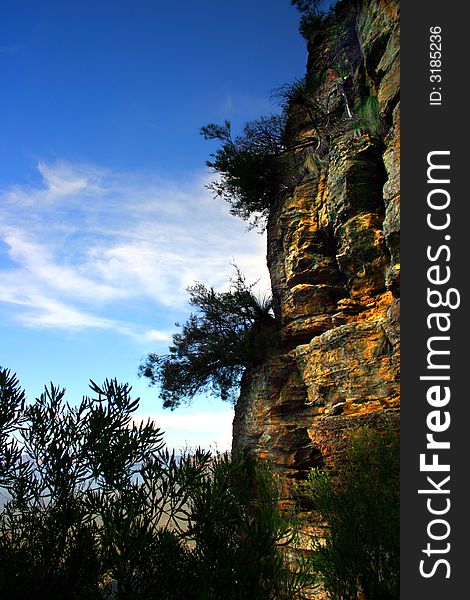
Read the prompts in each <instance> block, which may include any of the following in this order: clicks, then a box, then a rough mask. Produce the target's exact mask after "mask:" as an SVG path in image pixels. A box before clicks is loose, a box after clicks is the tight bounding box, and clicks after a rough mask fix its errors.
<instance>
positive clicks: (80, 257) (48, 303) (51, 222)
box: [0, 161, 268, 341]
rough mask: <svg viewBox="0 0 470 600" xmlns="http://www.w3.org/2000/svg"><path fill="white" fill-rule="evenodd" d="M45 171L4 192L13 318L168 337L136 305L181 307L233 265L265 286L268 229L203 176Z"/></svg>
mask: <svg viewBox="0 0 470 600" xmlns="http://www.w3.org/2000/svg"><path fill="white" fill-rule="evenodd" d="M38 172H39V174H40V177H41V180H40V183H39V184H37V185H36V186H33V185H23V186H19V185H16V186H11V187H9V188H8V189H4V190H0V207H1V208H0V240H1V241H2V242H3V245H4V246H3V247H4V248H5V252H3V253H2V254H0V279H1V286H0V301H1V302H3V303H4V305H5V306H9V307H10V309H11V310H10V311H9V313H8V314H10V316H11V317H12V318H14V319H15V320H16V321H17V322H18V323H20V324H22V325H24V326H28V327H40V328H55V329H57V328H62V329H66V330H77V329H83V328H95V329H105V330H113V331H115V332H118V333H121V334H123V335H127V336H130V337H134V338H135V339H139V340H141V341H152V340H161V341H163V340H166V339H168V338H169V333H168V332H167V331H161V330H160V329H159V328H158V324H157V326H156V327H155V325H156V323H155V322H153V323H148V324H146V323H144V324H143V323H142V322H141V321H139V322H137V321H136V320H134V319H133V317H132V307H133V306H134V307H135V306H145V305H149V306H151V307H152V308H153V309H154V310H155V311H156V312H158V310H160V311H164V310H165V309H166V308H169V307H171V308H172V309H175V308H176V309H180V310H184V309H185V307H186V303H187V293H186V291H185V290H186V287H187V286H188V285H191V284H192V283H194V281H203V282H204V283H206V284H208V285H212V286H214V287H215V288H216V289H221V288H222V287H225V286H226V285H227V281H228V277H229V276H230V275H231V274H233V272H232V273H231V267H230V263H231V262H235V263H236V264H237V265H238V266H239V267H240V268H241V270H242V272H244V273H245V275H246V277H247V280H248V281H253V280H256V279H259V278H260V277H261V279H262V282H261V283H260V287H261V288H263V289H267V287H268V277H267V271H266V267H265V258H264V256H265V240H264V236H260V235H259V234H257V233H256V232H247V231H246V227H245V224H244V223H243V222H241V221H239V220H238V219H236V218H234V217H232V216H231V215H230V214H229V212H228V210H227V207H226V206H225V205H224V203H223V202H222V201H220V200H217V199H214V198H212V197H211V195H210V193H209V192H208V191H207V190H206V189H205V187H204V186H205V183H207V181H208V173H206V172H200V173H195V174H193V175H191V176H188V177H187V178H186V179H181V180H179V181H172V180H169V179H165V178H162V177H157V176H154V175H151V174H148V173H139V172H134V173H120V172H115V171H111V170H106V169H103V168H100V167H97V166H93V165H86V164H85V165H84V164H72V163H66V162H63V161H58V162H54V163H40V164H39V165H38ZM111 314H112V318H111V317H110V315H111Z"/></svg>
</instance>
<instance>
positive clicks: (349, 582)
mask: <svg viewBox="0 0 470 600" xmlns="http://www.w3.org/2000/svg"><path fill="white" fill-rule="evenodd" d="M399 471H400V452H399V436H398V434H397V433H396V432H395V431H394V430H393V429H392V427H391V426H388V428H387V430H386V431H385V432H382V433H380V432H378V431H376V430H373V429H369V428H364V429H360V430H357V431H356V432H354V433H353V434H352V435H351V438H350V444H349V447H348V450H347V453H346V457H345V458H344V459H343V460H342V461H341V462H340V463H339V464H338V467H337V474H336V475H335V476H332V475H331V474H330V473H329V472H327V471H325V470H313V471H311V472H310V475H309V478H308V480H307V482H306V483H305V485H304V486H303V488H302V491H303V493H304V495H305V496H306V497H307V499H309V500H310V508H311V509H312V510H314V511H316V512H317V513H319V514H320V515H321V517H322V518H323V519H324V520H325V521H326V522H327V528H326V531H325V536H324V539H323V540H318V541H317V543H316V545H315V553H314V555H313V566H314V569H315V571H316V572H317V573H318V574H319V575H320V576H321V577H322V579H323V581H324V584H325V588H326V589H327V591H328V592H329V594H330V596H331V598H333V599H335V600H349V599H356V598H357V594H358V592H359V591H362V593H363V594H364V597H365V598H366V600H397V599H398V598H399V567H400V487H399Z"/></svg>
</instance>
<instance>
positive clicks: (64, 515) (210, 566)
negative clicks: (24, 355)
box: [0, 368, 307, 600]
mask: <svg viewBox="0 0 470 600" xmlns="http://www.w3.org/2000/svg"><path fill="white" fill-rule="evenodd" d="M91 389H92V392H93V395H92V396H91V397H84V398H83V400H82V401H81V403H80V404H79V405H78V406H71V405H69V404H68V403H67V402H66V401H65V397H64V391H63V390H59V389H58V388H56V387H54V386H53V385H51V386H50V387H49V388H48V389H46V390H45V392H44V393H43V394H42V395H41V396H40V397H39V398H37V399H36V401H35V402H34V403H33V404H31V405H30V406H25V398H24V393H23V392H22V390H21V389H20V387H19V384H18V381H17V379H16V377H15V376H14V375H13V374H11V373H10V372H9V371H8V370H6V369H2V368H0V440H1V441H2V446H1V447H0V486H1V487H2V489H3V490H4V491H6V492H7V494H8V496H7V497H6V503H5V504H4V506H3V507H2V509H1V513H0V597H1V598H2V600H3V599H4V600H10V599H11V600H13V599H15V600H23V599H24V600H26V599H28V600H29V599H31V598H35V599H37V600H46V599H48V600H49V599H50V598H54V599H55V600H56V599H58V600H61V599H64V600H65V599H67V600H85V599H86V600H90V599H93V598H96V599H104V598H106V599H108V598H113V599H116V600H124V599H125V600H157V599H158V600H181V599H183V598H184V599H187V600H232V599H233V600H244V599H246V600H249V599H250V600H252V599H253V598H257V599H258V600H287V599H290V598H301V589H302V587H303V586H304V585H305V583H306V581H307V576H306V575H305V577H304V576H302V573H297V574H295V573H294V574H293V573H291V571H290V570H289V569H288V568H287V564H286V561H285V558H284V554H283V552H282V545H283V544H284V543H286V542H287V541H288V539H289V526H288V523H286V521H285V520H284V519H283V518H282V517H281V515H280V514H279V512H278V509H277V490H276V486H275V483H274V479H273V477H272V475H271V474H270V473H269V471H268V470H267V469H266V468H264V467H263V466H262V465H259V464H257V463H254V462H252V461H249V460H246V459H243V458H237V457H229V456H227V455H221V456H216V457H214V456H211V455H210V454H209V453H207V452H203V451H200V450H198V451H196V452H195V453H194V454H192V455H189V454H183V455H182V456H181V457H176V456H175V455H174V453H170V452H168V450H167V448H166V447H165V444H164V442H163V434H162V432H161V431H160V429H159V428H158V427H157V426H156V425H155V423H153V422H152V421H148V422H147V423H140V424H137V423H135V422H134V420H133V417H132V414H133V412H134V411H135V410H137V408H138V405H139V401H138V399H137V400H135V399H132V397H131V393H130V392H131V389H130V388H129V386H128V385H122V384H119V383H117V381H115V380H111V381H106V382H105V383H104V385H103V386H98V385H96V384H95V383H93V382H92V384H91Z"/></svg>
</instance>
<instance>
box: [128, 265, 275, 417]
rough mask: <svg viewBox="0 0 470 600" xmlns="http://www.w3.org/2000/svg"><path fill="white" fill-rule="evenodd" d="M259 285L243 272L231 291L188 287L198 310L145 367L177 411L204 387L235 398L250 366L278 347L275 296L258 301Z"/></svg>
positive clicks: (143, 371)
mask: <svg viewBox="0 0 470 600" xmlns="http://www.w3.org/2000/svg"><path fill="white" fill-rule="evenodd" d="M253 285H254V284H253ZM253 285H247V284H246V282H245V279H244V277H243V276H242V275H241V273H240V272H239V271H238V270H237V275H236V278H235V279H234V280H232V285H231V287H230V289H229V291H228V292H215V291H214V289H213V288H207V287H206V286H205V285H204V284H202V283H196V284H195V285H194V286H192V287H190V288H188V292H189V295H190V300H189V303H190V305H191V306H193V307H194V308H195V309H196V312H195V313H193V314H191V316H190V317H189V319H188V321H187V322H186V323H185V324H184V325H183V326H182V327H181V332H180V333H175V334H174V335H173V345H172V346H171V347H170V348H169V351H170V352H169V354H167V355H163V356H159V355H157V354H149V356H148V357H147V359H146V360H145V362H144V363H143V364H142V365H141V366H140V369H139V373H140V374H141V375H143V376H145V377H148V378H149V379H150V382H151V384H158V385H159V386H160V397H161V398H162V399H163V406H164V407H165V408H172V409H173V408H175V407H177V406H179V405H180V404H181V402H184V401H186V402H187V401H189V400H190V399H191V398H192V397H193V396H194V395H195V394H196V393H197V392H200V391H211V392H213V393H215V394H217V395H220V396H221V398H222V399H223V400H230V399H231V393H232V392H233V390H234V389H235V388H236V386H237V385H238V383H239V381H240V377H241V375H242V373H243V372H244V370H245V369H246V368H248V367H253V366H255V365H258V364H260V363H261V362H262V361H263V360H264V359H265V358H266V357H267V356H269V355H271V354H272V353H274V352H275V351H276V349H277V345H278V333H277V329H276V326H275V321H274V317H273V316H272V314H271V300H270V299H264V300H260V299H258V298H257V297H256V296H255V295H254V293H253V289H252V288H253Z"/></svg>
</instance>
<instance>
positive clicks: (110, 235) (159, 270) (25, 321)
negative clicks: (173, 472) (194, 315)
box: [0, 0, 306, 449]
mask: <svg viewBox="0 0 470 600" xmlns="http://www.w3.org/2000/svg"><path fill="white" fill-rule="evenodd" d="M0 23H1V24H0V69H1V72H2V90H3V91H2V94H1V95H0V122H1V123H0V126H1V130H2V139H1V141H0V319H1V321H0V323H1V325H0V364H1V365H3V366H7V367H9V368H10V369H12V370H14V371H16V372H17V373H18V375H19V377H20V380H21V383H22V385H23V386H24V387H25V388H26V391H27V393H28V397H29V398H30V399H32V398H34V397H35V396H36V395H38V394H39V393H40V392H41V391H42V388H43V385H44V384H46V383H48V382H49V381H53V382H54V383H55V384H56V385H60V386H63V387H66V388H67V390H68V399H69V401H71V402H73V401H74V399H78V398H80V397H81V395H82V394H83V393H86V390H87V382H88V380H89V379H90V378H91V379H94V380H96V381H97V382H102V381H103V380H104V379H105V378H107V377H108V378H110V377H117V378H118V379H119V380H121V381H127V382H129V383H131V384H132V385H133V387H134V391H135V394H136V395H139V396H140V397H141V407H140V409H139V414H140V415H153V416H155V418H156V420H157V422H158V423H159V424H160V425H161V426H162V428H163V429H165V430H166V431H167V440H168V443H169V444H170V445H174V446H179V445H184V444H185V443H187V444H188V445H190V446H194V445H196V444H199V443H201V444H203V445H205V446H208V445H209V444H211V443H213V442H217V444H218V446H219V447H220V448H223V449H225V448H226V447H228V446H229V444H230V425H231V419H232V410H231V407H230V406H228V405H227V404H224V403H222V402H221V401H220V400H217V399H214V398H205V397H203V398H199V399H197V400H195V401H194V402H193V404H192V406H190V407H181V408H179V409H177V410H176V411H174V412H168V411H163V409H162V408H161V402H160V401H159V400H158V398H157V392H156V390H155V389H154V388H148V387H147V382H146V380H140V379H139V378H138V377H137V368H138V365H139V363H140V361H141V359H142V358H143V357H144V356H145V355H146V354H147V353H148V352H150V351H154V352H162V353H163V352H165V351H166V349H167V347H168V343H169V342H170V340H171V333H172V332H174V331H175V327H174V323H175V322H177V321H179V322H181V321H184V320H185V319H186V318H187V316H188V315H189V312H190V309H189V307H188V305H187V293H186V291H185V288H186V287H187V286H188V285H191V284H192V283H194V281H203V282H204V283H206V284H208V285H213V286H214V287H215V288H216V289H223V288H224V287H226V286H227V283H228V279H229V277H230V275H231V274H233V270H232V269H231V267H230V263H231V262H236V264H237V265H239V267H240V268H241V270H242V271H243V272H244V273H245V274H246V276H247V279H248V280H249V281H253V280H256V279H261V281H260V284H259V286H260V288H261V289H267V287H268V277H267V272H266V267H265V252H266V250H265V239H264V237H263V236H261V235H259V234H258V233H256V232H253V231H251V232H248V231H247V230H246V227H245V224H244V223H243V222H241V221H239V220H238V219H236V218H234V217H232V216H231V215H230V214H229V213H228V210H227V206H226V205H225V204H224V203H223V202H222V201H220V200H216V199H213V198H212V197H211V195H210V193H209V192H208V191H207V190H206V189H205V187H204V186H205V184H206V183H207V182H208V181H209V180H210V177H211V174H210V172H209V171H208V169H207V168H206V167H205V166H204V162H205V160H206V159H207V158H208V154H209V152H211V151H213V150H214V149H215V146H214V145H211V143H209V142H205V141H204V140H203V139H202V137H201V136H200V135H199V128H200V127H201V126H202V125H204V124H206V123H208V122H211V121H216V122H217V121H219V122H220V121H222V120H223V119H230V120H231V121H232V122H233V124H234V126H235V128H237V127H240V126H241V125H242V124H243V123H244V122H245V121H247V120H250V119H254V118H257V117H258V116H261V115H263V114H269V113H270V112H272V111H274V110H276V107H275V105H274V104H273V103H272V101H271V91H272V89H273V88H275V87H277V86H279V85H282V84H283V83H286V82H289V81H292V80H293V79H294V78H295V77H301V76H302V75H303V72H304V66H305V60H306V50H305V44H304V41H303V40H302V38H301V37H300V36H299V34H298V33H297V23H298V15H297V13H296V11H295V9H294V8H293V7H291V6H290V3H289V1H288V0H274V1H273V0H270V1H268V0H256V1H255V2H253V1H252V2H249V1H245V0H238V1H237V2H228V1H224V0H218V1H215V0H214V1H204V0H201V1H199V2H189V1H184V2H180V3H176V4H170V3H167V2H160V1H158V0H152V1H150V0H132V1H131V0H113V1H111V0H93V1H91V0H80V1H78V0H73V1H70V2H69V1H67V2H64V1H63V0H61V1H48V0H44V1H40V2H37V0H34V1H33V0H21V1H20V2H11V3H2V5H1V7H0Z"/></svg>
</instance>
